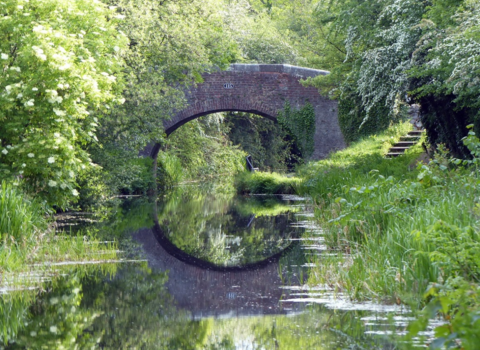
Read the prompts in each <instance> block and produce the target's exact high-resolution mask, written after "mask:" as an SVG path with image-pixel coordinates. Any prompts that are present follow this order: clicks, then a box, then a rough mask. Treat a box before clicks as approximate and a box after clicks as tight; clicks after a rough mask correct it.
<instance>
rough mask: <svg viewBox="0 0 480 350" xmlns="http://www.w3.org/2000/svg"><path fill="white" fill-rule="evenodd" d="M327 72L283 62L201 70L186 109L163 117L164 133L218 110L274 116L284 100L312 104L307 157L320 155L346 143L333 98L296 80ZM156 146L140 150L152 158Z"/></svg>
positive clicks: (189, 95) (293, 103)
mask: <svg viewBox="0 0 480 350" xmlns="http://www.w3.org/2000/svg"><path fill="white" fill-rule="evenodd" d="M326 74H328V72H326V71H322V70H317V69H310V68H302V67H296V66H290V65H285V64H278V65H277V64H232V65H230V68H229V69H228V70H226V71H217V72H213V73H209V74H204V75H203V76H202V77H203V82H202V83H200V84H197V85H195V86H193V87H192V88H190V89H189V90H188V91H186V97H187V104H186V108H185V109H183V110H181V111H178V112H177V113H176V114H175V115H174V116H173V117H172V119H171V120H166V121H164V122H163V124H164V128H165V132H166V134H167V135H169V134H171V133H172V132H173V131H175V130H176V129H177V128H179V127H180V126H182V125H183V124H185V123H187V122H189V121H190V120H193V119H195V118H198V117H201V116H204V115H208V114H211V113H217V112H227V111H239V112H249V113H254V114H257V115H260V116H263V117H266V118H269V119H271V120H273V121H276V116H277V114H278V112H279V111H281V110H282V109H283V107H284V105H285V102H286V101H289V102H290V105H291V106H292V107H293V108H301V107H302V106H304V105H305V103H307V102H309V103H311V104H312V105H313V107H314V109H315V136H314V152H313V155H312V159H322V158H325V157H326V156H327V155H328V154H329V153H330V152H331V151H334V150H338V149H342V148H344V147H345V142H344V138H343V135H342V133H341V131H340V126H339V123H338V115H337V102H336V101H333V100H330V99H328V98H326V97H324V96H321V95H320V94H319V92H318V90H317V89H316V88H315V87H305V86H303V85H302V84H301V83H300V81H301V80H302V79H306V78H309V77H312V78H313V77H316V76H318V75H326ZM159 149H160V145H158V144H157V145H155V146H153V147H149V148H147V149H146V150H145V151H144V152H143V154H149V155H150V156H151V157H153V158H156V157H157V154H158V151H159Z"/></svg>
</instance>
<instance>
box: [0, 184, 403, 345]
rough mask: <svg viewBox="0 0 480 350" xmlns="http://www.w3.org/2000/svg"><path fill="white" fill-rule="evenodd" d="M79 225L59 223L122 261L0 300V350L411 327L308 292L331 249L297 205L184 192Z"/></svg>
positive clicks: (279, 339)
mask: <svg viewBox="0 0 480 350" xmlns="http://www.w3.org/2000/svg"><path fill="white" fill-rule="evenodd" d="M79 218H81V220H80V219H79ZM85 218H86V217H85V216H84V215H73V214H70V215H69V216H64V217H61V218H59V220H58V222H59V227H62V228H63V229H64V230H67V231H69V232H71V234H75V232H76V230H77V228H78V227H79V226H82V227H83V228H85V226H88V227H89V228H90V229H92V230H94V231H95V232H96V235H97V236H100V237H102V238H104V239H110V240H113V239H115V240H116V241H117V242H118V249H119V256H120V257H121V261H120V262H114V263H113V262H112V263H108V264H98V265H96V264H91V265H85V266H78V267H76V268H75V269H74V270H69V271H70V272H69V273H63V274H62V273H59V275H58V276H55V278H54V279H52V280H51V281H50V282H46V283H45V285H44V286H43V287H42V288H43V290H42V291H41V292H40V293H37V296H36V297H35V298H32V299H28V298H23V299H22V298H20V299H19V298H11V299H8V298H4V299H3V300H2V305H1V307H2V308H3V310H2V311H3V315H4V318H3V320H2V323H3V328H4V332H5V331H8V332H10V333H12V332H13V331H12V329H14V330H15V332H14V333H15V339H14V340H12V341H10V343H9V344H5V345H4V346H3V347H2V348H4V349H182V350H187V349H199V350H207V349H208V350H214V349H219V350H220V349H231V350H233V349H244V350H247V349H252V350H253V349H265V350H268V349H285V350H287V349H292V350H293V349H295V350H296V349H323V350H337V349H395V346H394V345H393V342H392V337H391V336H389V335H391V334H401V333H402V332H403V331H404V328H405V325H406V323H407V321H408V317H407V316H406V313H405V312H406V310H405V309H404V308H402V307H399V306H396V305H377V304H374V303H361V304H356V303H351V302H349V301H348V298H346V297H344V296H342V294H341V293H335V291H334V290H332V289H331V288H330V287H328V286H308V285H307V281H308V277H309V273H310V266H311V263H310V261H311V259H312V256H314V255H318V254H331V252H328V251H327V250H326V247H325V246H324V245H323V236H322V230H321V228H319V227H317V226H316V225H315V222H314V221H313V214H312V212H311V207H310V205H309V202H308V200H306V199H304V198H299V197H296V196H286V195H285V196H281V195H280V196H249V197H245V196H237V195H234V194H232V193H231V192H229V191H224V192H222V191H221V190H218V188H217V189H216V190H213V189H212V187H207V188H203V187H201V186H186V187H181V188H177V189H176V190H175V191H172V192H171V193H168V194H165V195H162V196H160V199H159V200H158V201H157V202H156V203H153V202H149V201H148V200H146V199H144V198H133V199H131V198H130V199H124V200H122V202H121V203H120V204H119V205H118V206H117V207H116V208H114V209H111V210H110V211H109V212H108V213H107V214H105V216H104V219H103V220H85ZM86 222H88V223H86ZM5 315H7V316H5Z"/></svg>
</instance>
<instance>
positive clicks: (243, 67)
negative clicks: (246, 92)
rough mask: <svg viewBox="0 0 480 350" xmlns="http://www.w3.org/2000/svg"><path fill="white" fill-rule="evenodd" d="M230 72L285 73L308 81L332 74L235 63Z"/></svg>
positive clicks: (309, 69) (315, 70) (303, 69)
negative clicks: (308, 79)
mask: <svg viewBox="0 0 480 350" xmlns="http://www.w3.org/2000/svg"><path fill="white" fill-rule="evenodd" d="M227 71H230V72H246V73H254V72H259V73H285V74H290V75H293V76H294V77H297V78H301V79H306V78H315V77H317V76H319V75H327V74H330V72H328V71H326V70H320V69H313V68H305V67H297V66H291V65H289V64H243V63H234V64H231V65H230V68H228V69H227Z"/></svg>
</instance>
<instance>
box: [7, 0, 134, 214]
mask: <svg viewBox="0 0 480 350" xmlns="http://www.w3.org/2000/svg"><path fill="white" fill-rule="evenodd" d="M0 12H1V13H2V17H1V18H0V38H1V40H0V75H1V78H0V178H12V177H15V178H17V179H18V180H20V179H21V180H22V181H20V182H21V183H23V184H24V185H25V188H26V189H27V190H28V191H29V192H30V193H32V194H34V195H37V196H40V197H41V198H43V199H44V200H46V202H47V203H48V204H49V205H56V206H58V207H65V206H66V205H67V204H68V202H69V201H72V200H73V201H74V200H75V197H76V196H77V195H78V192H77V189H76V179H77V176H78V175H79V174H80V173H81V172H82V171H84V170H85V169H87V168H90V167H92V166H94V165H93V164H92V163H91V160H90V158H89V156H88V154H87V153H86V152H85V151H84V150H83V149H82V146H84V145H85V144H87V143H91V142H96V136H95V132H96V128H97V124H98V119H97V118H98V117H99V116H100V115H101V113H104V112H106V111H108V109H109V107H110V106H109V104H114V103H117V102H121V100H120V99H119V98H118V96H119V95H118V93H119V91H120V89H121V84H119V80H121V76H119V70H120V67H121V66H122V59H121V57H120V52H121V50H123V48H124V46H125V42H126V40H125V38H124V36H123V35H122V34H120V33H119V32H118V31H117V30H116V23H117V19H116V17H115V13H114V12H113V10H111V9H108V8H107V7H106V6H104V5H103V4H102V3H101V2H99V1H96V0H76V1H63V0H31V1H20V0H7V1H4V2H1V3H0ZM98 112H99V113H98Z"/></svg>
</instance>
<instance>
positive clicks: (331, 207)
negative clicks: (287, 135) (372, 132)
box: [299, 126, 480, 348]
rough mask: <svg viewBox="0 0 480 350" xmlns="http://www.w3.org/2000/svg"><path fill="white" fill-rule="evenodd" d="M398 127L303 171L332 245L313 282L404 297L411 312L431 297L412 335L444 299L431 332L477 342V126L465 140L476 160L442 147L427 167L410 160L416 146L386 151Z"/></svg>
mask: <svg viewBox="0 0 480 350" xmlns="http://www.w3.org/2000/svg"><path fill="white" fill-rule="evenodd" d="M402 128H403V126H399V127H396V128H393V129H390V130H388V131H387V132H386V133H385V134H382V135H378V136H373V137H369V138H368V139H365V140H362V141H359V142H357V143H355V144H353V145H352V146H351V147H349V148H347V149H345V150H343V151H340V152H337V153H334V154H332V155H331V156H330V157H329V158H328V159H326V160H322V161H319V162H315V163H311V164H308V165H306V166H305V167H304V168H303V169H300V171H299V174H300V175H301V176H302V177H303V182H302V183H301V186H300V188H299V192H300V193H301V194H307V195H310V196H311V197H312V199H313V202H314V203H315V216H316V218H317V220H318V221H319V222H320V225H321V226H322V228H323V229H324V232H325V239H326V244H327V246H328V247H329V249H330V250H331V251H332V252H335V253H336V254H326V255H325V256H319V257H318V258H317V260H316V261H315V262H316V267H315V268H313V271H312V273H311V274H310V276H309V283H312V284H319V283H322V284H328V285H330V286H331V287H333V288H335V289H336V290H338V291H342V292H346V293H347V294H349V295H350V297H351V298H353V299H356V300H379V301H383V302H388V303H407V304H409V305H411V306H412V307H413V310H416V309H417V308H418V307H423V306H424V305H425V304H427V306H428V307H427V308H426V309H425V310H426V311H424V312H423V314H422V316H421V317H419V319H418V321H417V322H415V323H413V326H412V328H411V330H412V334H413V335H415V334H416V332H418V331H419V330H424V329H425V327H426V325H427V322H426V320H428V318H429V317H434V316H435V315H436V312H437V310H439V308H440V305H441V310H442V313H443V315H444V316H445V321H446V322H448V323H449V326H448V327H439V328H438V332H437V336H440V335H444V336H445V339H446V337H447V336H450V335H451V336H450V338H451V339H455V338H457V337H458V338H461V339H462V342H463V343H462V344H467V343H468V342H471V343H472V342H473V343H472V344H475V341H476V340H475V339H477V340H478V339H480V333H479V332H478V331H474V330H475V329H477V330H478V329H479V328H478V327H479V326H480V321H477V318H478V315H480V293H479V292H478V285H479V281H480V243H479V241H480V226H479V218H480V204H479V198H480V175H479V171H478V170H479V169H478V165H477V164H479V163H480V157H479V156H480V141H479V140H478V139H477V138H476V137H475V136H474V134H473V133H471V134H470V136H469V138H468V139H466V141H465V142H466V144H467V146H469V148H470V149H471V150H472V156H473V160H472V161H463V162H461V161H457V160H454V159H451V158H449V156H448V155H447V152H446V150H444V149H443V148H441V147H440V148H439V152H438V153H437V155H436V156H435V158H434V160H433V161H431V162H430V163H429V164H428V165H427V164H424V163H421V162H417V161H416V159H417V158H418V156H419V155H420V153H421V148H420V146H418V145H417V146H415V147H413V148H412V149H410V150H409V151H408V152H407V154H406V155H404V156H401V157H398V158H394V159H386V158H384V156H383V155H384V154H385V153H386V149H387V148H388V147H389V144H390V142H389V140H395V139H396V138H398V136H399V135H401V134H404V133H405V130H403V129H402ZM416 163H418V164H416ZM427 288H428V289H427ZM426 290H428V291H429V292H428V295H429V299H424V293H425V291H426ZM454 333H455V334H454ZM450 338H449V339H450ZM476 344H478V343H476ZM465 348H468V347H465Z"/></svg>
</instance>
